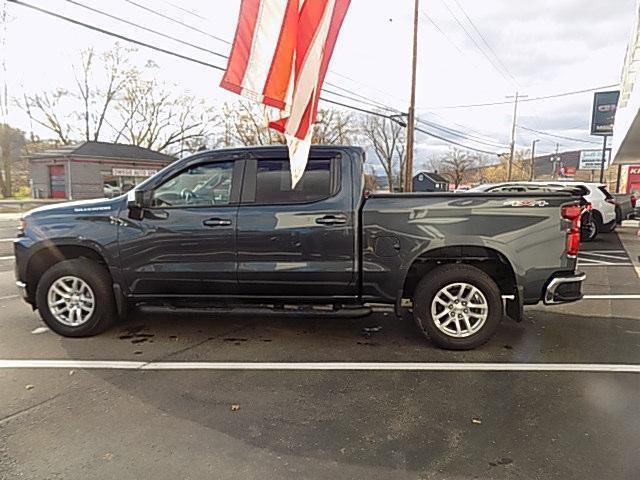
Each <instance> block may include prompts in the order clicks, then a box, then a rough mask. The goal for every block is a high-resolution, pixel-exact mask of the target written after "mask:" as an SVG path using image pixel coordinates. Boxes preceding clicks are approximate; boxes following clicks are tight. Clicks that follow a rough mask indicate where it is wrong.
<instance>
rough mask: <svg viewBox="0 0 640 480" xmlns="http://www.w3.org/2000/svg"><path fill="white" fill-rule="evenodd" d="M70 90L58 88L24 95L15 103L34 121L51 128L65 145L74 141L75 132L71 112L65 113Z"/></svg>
mask: <svg viewBox="0 0 640 480" xmlns="http://www.w3.org/2000/svg"><path fill="white" fill-rule="evenodd" d="M70 96H71V95H70V93H69V91H68V90H65V89H63V88H57V89H55V90H53V91H51V92H43V93H38V94H35V95H32V96H28V95H26V94H25V95H24V97H23V99H21V100H15V104H16V105H17V106H18V107H19V108H20V109H22V110H23V111H24V112H26V113H27V115H29V118H30V120H31V121H32V122H33V123H37V124H38V125H40V126H42V127H44V128H46V129H48V130H50V131H51V132H52V133H53V134H54V135H55V137H56V138H57V139H58V140H59V141H60V143H62V144H63V145H69V144H70V143H73V132H72V124H73V120H72V119H71V115H70V114H64V113H63V112H64V110H66V106H65V105H64V103H65V102H66V101H67V100H68V99H69V98H70Z"/></svg>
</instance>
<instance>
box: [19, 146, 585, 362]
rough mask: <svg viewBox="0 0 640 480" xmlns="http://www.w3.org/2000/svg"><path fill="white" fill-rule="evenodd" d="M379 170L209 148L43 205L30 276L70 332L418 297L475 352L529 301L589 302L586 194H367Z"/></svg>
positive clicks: (318, 152)
mask: <svg viewBox="0 0 640 480" xmlns="http://www.w3.org/2000/svg"><path fill="white" fill-rule="evenodd" d="M363 164H364V151H363V150H362V149H360V148H357V147H337V146H326V147H322V146H318V147H313V148H312V150H311V154H310V159H309V163H308V165H307V168H306V171H305V173H304V176H303V177H302V179H301V180H300V182H299V183H298V185H297V186H296V187H295V188H291V177H290V173H289V161H288V155H287V150H286V148H285V147H255V148H244V149H229V150H218V151H211V152H203V153H199V154H197V155H194V156H192V157H189V158H185V159H182V160H180V161H178V162H175V163H174V164H172V165H170V166H169V167H167V168H165V169H164V170H162V171H161V172H159V173H158V174H156V175H155V176H153V177H151V178H149V179H148V180H146V181H145V182H143V183H142V184H140V185H138V186H137V187H136V188H135V190H133V191H131V192H129V194H127V195H124V196H121V197H118V198H116V199H111V200H104V199H101V200H95V201H81V202H71V203H66V204H61V205H60V204H59V205H56V206H47V207H42V208H39V209H35V210H32V211H31V212H29V213H28V214H26V215H25V217H24V219H23V229H22V232H21V233H20V234H19V238H18V239H17V240H16V241H15V242H14V248H15V256H16V276H17V285H18V287H19V289H20V291H21V293H22V295H23V297H24V299H25V300H26V301H27V302H28V303H29V304H31V305H32V306H33V308H36V309H38V311H39V312H40V315H41V317H42V318H43V320H44V322H45V323H46V324H47V325H48V326H49V327H50V328H51V329H52V330H54V331H55V332H57V333H59V334H61V335H65V336H70V337H81V336H88V335H94V334H97V333H99V332H102V331H104V330H105V329H107V328H108V327H109V326H111V325H112V324H113V323H114V321H115V320H116V318H118V317H123V316H125V315H126V313H127V311H128V309H129V308H131V307H133V306H138V307H139V308H143V309H146V310H148V311H162V312H166V311H183V312H191V313H197V312H200V313H202V312H253V313H255V312H265V311H276V312H279V313H281V314H283V313H286V312H290V311H291V310H292V309H291V308H285V306H287V305H294V304H295V305H297V308H295V309H293V310H294V311H295V313H296V314H297V315H300V314H307V315H314V316H317V315H322V314H323V313H324V314H328V315H331V316H342V317H354V316H362V315H366V314H368V313H370V308H369V307H368V305H369V304H370V303H387V304H391V305H394V306H395V309H396V312H398V313H400V311H401V305H402V304H403V303H404V302H403V300H405V299H412V302H413V317H414V319H415V322H416V324H417V325H418V327H419V329H420V331H421V332H422V333H424V334H425V335H427V336H429V337H430V338H431V339H432V340H433V341H434V342H435V343H436V344H437V345H439V346H441V347H445V348H451V349H461V350H462V349H470V348H474V347H477V346H479V345H481V344H483V343H484V342H486V341H487V340H488V339H489V338H490V337H491V336H492V335H493V333H494V332H495V330H496V328H497V326H498V324H499V323H500V321H501V320H502V318H503V315H504V314H505V313H506V315H507V316H509V317H511V318H512V319H514V320H516V321H520V320H521V319H522V317H523V305H532V304H536V303H538V302H541V301H542V302H544V303H546V304H550V305H552V304H558V303H565V302H572V301H576V300H579V299H580V298H582V294H581V285H582V281H583V280H584V278H585V276H584V274H583V273H580V272H577V271H576V263H577V254H578V249H579V245H580V231H579V228H578V225H579V219H580V215H581V211H582V209H581V207H580V205H579V197H576V196H574V195H572V194H571V193H566V192H544V193H540V194H532V193H522V194H520V193H497V194H484V193H477V192H474V193H461V194H453V193H432V194H429V193H424V194H376V193H374V194H369V195H365V192H364V175H363ZM503 301H504V302H505V304H506V308H504V307H503ZM327 306H328V307H327ZM320 307H321V308H320ZM327 308H329V311H327Z"/></svg>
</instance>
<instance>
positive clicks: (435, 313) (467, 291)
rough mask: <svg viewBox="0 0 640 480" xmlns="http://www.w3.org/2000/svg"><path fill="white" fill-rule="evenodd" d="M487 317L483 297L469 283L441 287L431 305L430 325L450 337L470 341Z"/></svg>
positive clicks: (487, 313) (487, 308)
mask: <svg viewBox="0 0 640 480" xmlns="http://www.w3.org/2000/svg"><path fill="white" fill-rule="evenodd" d="M488 315H489V304H488V303H487V299H486V297H485V296H484V294H483V293H482V292H481V291H480V290H478V289H477V288H476V287H474V286H473V285H469V284H468V283H451V284H449V285H446V286H444V287H443V288H441V289H440V290H439V291H438V293H436V295H435V296H434V297H433V300H432V302H431V318H432V319H433V322H434V323H435V325H436V327H438V330H440V331H441V332H442V333H444V334H445V335H449V336H450V337H456V338H465V337H470V336H471V335H473V334H474V333H476V332H478V331H479V330H480V329H481V328H482V326H483V325H484V324H485V322H486V321H487V317H488Z"/></svg>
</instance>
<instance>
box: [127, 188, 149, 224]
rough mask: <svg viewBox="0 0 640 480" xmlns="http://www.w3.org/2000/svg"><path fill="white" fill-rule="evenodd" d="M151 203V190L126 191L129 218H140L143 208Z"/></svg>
mask: <svg viewBox="0 0 640 480" xmlns="http://www.w3.org/2000/svg"><path fill="white" fill-rule="evenodd" d="M150 204H151V192H148V191H145V190H130V191H129V192H128V193H127V207H128V208H129V218H134V219H136V220H142V216H143V212H144V209H145V208H148V207H149V206H150Z"/></svg>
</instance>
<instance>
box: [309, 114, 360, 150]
mask: <svg viewBox="0 0 640 480" xmlns="http://www.w3.org/2000/svg"><path fill="white" fill-rule="evenodd" d="M359 127H360V125H359V122H358V121H357V119H356V118H355V116H354V115H353V114H352V113H348V112H344V111H341V110H335V109H332V108H326V109H320V110H318V116H317V118H316V123H315V125H314V130H313V139H312V143H315V144H320V145H350V144H352V143H354V141H355V140H356V139H357V138H358V136H359V135H360V134H361V130H360V128H359Z"/></svg>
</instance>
